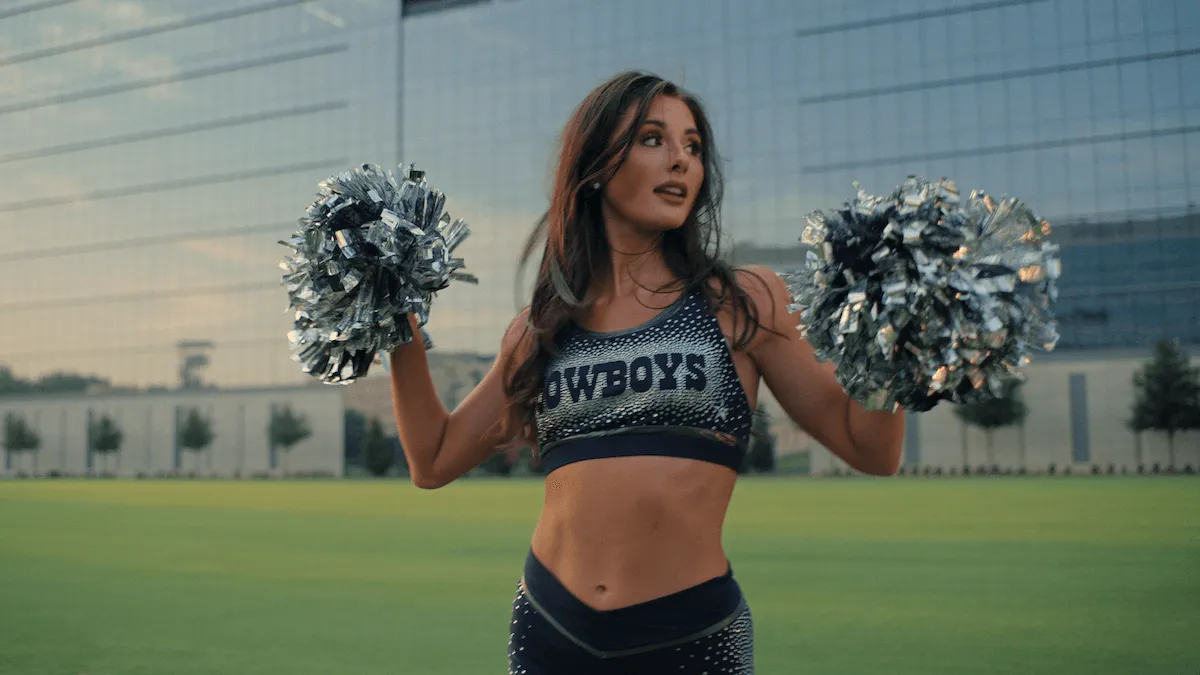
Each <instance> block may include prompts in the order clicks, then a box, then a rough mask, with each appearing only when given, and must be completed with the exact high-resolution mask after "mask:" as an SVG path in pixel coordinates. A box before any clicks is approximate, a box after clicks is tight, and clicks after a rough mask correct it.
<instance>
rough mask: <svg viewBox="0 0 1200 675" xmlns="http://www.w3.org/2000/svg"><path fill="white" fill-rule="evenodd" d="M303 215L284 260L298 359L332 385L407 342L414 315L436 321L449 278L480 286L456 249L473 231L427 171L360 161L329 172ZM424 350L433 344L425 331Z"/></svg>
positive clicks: (290, 337) (350, 378) (420, 320)
mask: <svg viewBox="0 0 1200 675" xmlns="http://www.w3.org/2000/svg"><path fill="white" fill-rule="evenodd" d="M317 190H318V191H317V199H316V200H315V201H314V202H313V203H312V204H311V205H309V207H308V210H307V212H306V213H305V215H304V217H302V218H300V220H299V224H300V229H299V230H297V231H296V232H295V233H294V234H292V237H291V239H290V241H286V242H283V241H281V242H279V243H281V244H283V245H284V246H286V247H288V249H289V252H288V254H287V255H285V257H284V259H283V261H282V262H281V263H280V267H281V268H283V270H284V271H285V274H284V275H283V284H284V287H285V288H286V289H287V292H288V298H289V311H291V312H293V313H294V315H295V322H294V327H293V330H291V331H290V332H289V333H288V340H289V343H290V346H291V349H292V352H293V353H292V359H293V360H295V361H299V362H300V364H301V368H302V369H303V371H304V372H306V373H309V374H311V375H313V376H314V377H317V378H319V379H321V381H323V382H326V383H329V384H348V383H350V382H353V381H354V380H355V379H357V378H359V377H362V376H363V375H365V374H366V373H367V370H368V369H369V368H370V366H371V363H372V362H373V361H374V359H375V357H376V354H378V353H379V352H387V351H390V350H391V349H393V348H395V347H397V346H399V345H401V344H406V343H408V342H410V341H411V340H412V339H413V334H412V329H411V327H410V326H409V322H408V319H407V315H408V314H415V315H416V317H417V325H418V326H419V327H423V326H424V325H425V324H426V322H428V320H429V310H430V305H431V303H432V301H433V297H434V295H435V294H436V293H437V292H438V291H440V290H443V289H445V288H447V287H448V286H449V285H450V282H451V281H455V280H456V281H463V282H467V283H477V280H476V279H475V277H474V276H472V275H470V274H468V273H466V272H464V271H462V268H463V267H464V264H465V263H464V262H463V260H462V259H461V258H455V257H453V256H452V253H453V251H454V249H455V248H457V247H458V245H459V244H461V243H462V242H463V240H465V239H466V238H467V236H468V235H469V234H470V230H469V228H468V227H467V224H466V223H465V222H464V221H463V220H462V219H458V220H451V218H450V215H449V214H448V213H446V212H444V211H443V207H444V206H445V201H446V198H445V195H443V194H442V192H441V191H439V190H437V189H435V188H433V187H431V186H430V185H429V184H428V182H427V181H426V179H425V173H424V172H423V171H418V170H416V169H415V168H414V167H413V166H412V165H401V166H400V169H399V175H398V177H397V176H393V175H392V174H390V173H388V172H386V171H384V170H383V169H381V168H380V167H378V166H370V165H366V164H364V165H362V166H359V167H356V168H354V169H352V170H349V171H343V172H341V173H339V174H337V175H334V176H330V177H329V178H327V179H325V180H324V181H322V182H321V183H320V184H319V185H318V186H317ZM420 332H421V334H422V339H423V340H424V341H425V344H426V346H427V347H432V341H431V340H430V338H429V336H428V334H427V333H425V330H424V328H420Z"/></svg>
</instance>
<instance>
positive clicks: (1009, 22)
mask: <svg viewBox="0 0 1200 675" xmlns="http://www.w3.org/2000/svg"><path fill="white" fill-rule="evenodd" d="M997 14H998V15H999V16H998V21H997V22H996V23H995V24H992V26H993V35H996V36H997V38H998V42H999V43H1000V49H1001V58H1000V63H1001V66H1002V67H1003V69H1004V70H1024V69H1026V68H1029V67H1031V65H1032V63H1033V60H1032V52H1033V48H1034V42H1033V39H1034V35H1033V33H1032V31H1030V30H1029V14H1028V11H1027V9H1026V7H1025V6H1024V5H1012V6H1009V7H1002V8H1000V9H999V10H998V11H997Z"/></svg>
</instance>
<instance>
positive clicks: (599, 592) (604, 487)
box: [532, 456, 737, 610]
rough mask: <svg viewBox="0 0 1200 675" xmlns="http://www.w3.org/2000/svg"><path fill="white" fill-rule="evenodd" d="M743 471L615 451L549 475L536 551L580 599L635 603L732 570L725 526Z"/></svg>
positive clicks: (602, 604)
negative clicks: (613, 454)
mask: <svg viewBox="0 0 1200 675" xmlns="http://www.w3.org/2000/svg"><path fill="white" fill-rule="evenodd" d="M736 481H737V474H736V473H735V472H734V471H732V470H731V469H729V468H728V467H725V466H720V465H718V464H713V463H710V462H702V461H697V460H694V459H685V458H679V457H657V456H649V457H646V456H637V457H612V458H605V459H593V460H587V461H582V462H575V463H573V464H567V465H565V466H562V467H560V468H558V469H556V470H554V471H553V472H552V473H551V474H550V475H548V476H547V477H546V496H545V503H544V505H543V507H542V514H541V517H540V518H539V520H538V524H537V528H536V529H535V530H534V533H533V542H532V549H533V554H534V556H536V557H537V559H538V560H539V561H541V563H542V564H543V565H545V566H546V568H547V569H549V570H550V572H551V573H552V574H554V576H555V577H556V578H557V579H558V580H559V581H560V582H561V583H562V584H563V586H565V587H566V589H567V590H568V591H570V592H571V594H572V595H574V596H575V597H576V598H578V599H579V600H580V601H581V602H583V603H584V604H586V605H588V606H589V607H592V608H593V609H596V610H610V609H617V608H620V607H628V606H631V605H636V604H639V603H642V602H646V601H648V600H653V599H655V598H660V597H663V596H666V595H670V594H672V593H676V592H678V591H682V590H684V589H687V588H690V587H692V586H696V585H698V584H701V583H703V582H705V581H707V580H709V579H713V578H715V577H719V576H721V575H723V574H725V572H726V571H728V568H729V561H728V560H727V558H726V556H725V552H724V549H723V547H722V544H721V527H722V524H723V523H724V520H725V512H726V509H727V508H728V506H729V500H730V498H731V497H732V495H733V489H734V485H735V483H736Z"/></svg>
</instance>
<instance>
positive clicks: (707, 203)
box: [506, 71, 762, 438]
mask: <svg viewBox="0 0 1200 675" xmlns="http://www.w3.org/2000/svg"><path fill="white" fill-rule="evenodd" d="M660 95H662V96H672V97H675V98H678V99H679V100H681V101H683V102H684V103H685V104H687V106H688V108H689V109H690V110H691V113H692V116H693V117H694V118H695V121H696V128H697V130H698V131H699V132H700V139H701V142H702V145H701V147H702V148H703V151H702V161H703V163H704V179H703V182H702V183H701V184H700V191H699V193H698V194H697V195H696V202H695V204H694V205H693V207H692V212H691V213H690V214H689V215H688V217H687V220H686V221H685V222H684V224H683V226H682V227H679V228H676V229H672V230H668V231H667V232H665V233H664V234H663V236H662V238H661V240H660V242H661V247H662V254H663V257H664V259H665V260H666V264H667V266H668V268H669V269H670V270H671V272H673V273H674V275H675V277H676V279H675V281H673V282H671V283H668V284H666V285H664V286H662V287H661V288H658V289H655V290H656V291H664V290H668V289H669V288H671V287H673V286H674V287H678V288H680V289H681V290H683V289H689V288H693V287H697V286H699V287H700V288H702V289H703V291H704V294H705V297H706V299H707V301H708V303H709V306H710V307H711V308H712V309H713V310H714V311H715V310H716V309H718V308H720V307H722V306H726V305H729V306H732V308H733V310H734V325H735V337H734V344H733V347H734V348H735V349H744V348H745V347H746V345H748V344H749V342H750V341H751V340H753V338H754V335H755V333H756V331H757V329H758V328H760V327H762V326H761V324H760V323H759V320H758V315H757V312H756V311H755V309H754V307H753V304H752V303H751V302H750V301H749V297H748V295H747V294H746V292H745V290H744V289H742V288H741V287H740V286H739V285H738V283H737V279H736V275H735V272H734V269H733V268H732V267H731V266H730V265H728V264H726V263H725V262H723V261H722V259H721V257H720V240H721V232H720V226H719V223H718V218H719V213H720V207H721V198H722V196H723V192H724V183H723V180H722V176H721V169H720V158H719V156H718V155H717V150H716V147H715V145H714V143H713V138H712V126H711V125H710V124H709V119H708V115H707V114H705V112H704V108H703V106H702V105H701V104H700V101H699V100H698V99H697V98H696V97H695V96H694V95H692V94H690V93H688V92H686V91H684V90H683V89H682V88H680V87H678V86H676V85H675V84H674V83H672V82H669V81H667V80H664V79H662V78H661V77H658V76H656V75H652V74H650V73H645V72H640V71H629V72H624V73H620V74H618V75H615V76H613V77H612V78H610V79H609V80H608V81H607V82H605V83H604V84H602V85H600V86H599V87H597V88H596V89H595V90H593V91H592V92H591V93H590V94H588V96H587V97H586V98H584V99H583V101H582V102H581V103H580V104H579V105H578V106H577V107H576V108H575V111H574V113H573V114H572V115H571V118H570V119H569V120H568V121H567V124H566V126H565V127H564V128H563V131H562V136H561V150H560V152H559V155H558V162H557V167H556V170H555V172H554V182H553V184H552V189H551V194H550V205H549V208H548V210H547V211H546V213H545V215H543V216H542V218H541V219H540V220H539V221H538V223H537V226H536V227H535V228H534V230H533V232H532V233H531V234H530V236H529V239H528V240H527V241H526V243H525V248H524V251H523V252H522V255H521V260H520V265H519V270H518V271H519V272H520V271H522V270H524V268H525V265H526V264H527V263H528V261H529V259H530V257H531V256H532V254H533V252H534V250H535V249H536V248H537V245H538V243H539V241H542V240H543V239H544V243H543V248H542V261H541V265H540V266H539V268H538V275H537V280H536V282H535V284H534V289H533V300H532V302H531V303H530V305H529V317H528V321H527V325H526V327H525V330H526V331H527V337H528V335H529V333H532V337H533V339H532V340H529V341H528V344H529V350H528V353H527V354H525V351H526V350H523V349H521V350H514V351H513V352H512V354H511V355H510V356H509V361H508V363H507V365H506V373H507V375H508V377H507V378H506V391H507V393H508V395H509V397H510V401H511V402H512V406H513V407H514V408H515V410H512V411H510V413H511V414H510V416H509V424H510V425H512V424H515V425H516V427H515V428H511V426H510V428H509V429H507V430H506V431H507V432H508V434H507V435H508V437H510V438H512V437H517V436H520V437H524V438H532V437H533V436H534V429H533V424H534V415H535V413H536V410H537V404H538V399H539V396H540V394H541V390H542V386H543V374H544V373H543V371H544V370H545V366H546V363H547V361H548V360H549V358H550V357H551V356H552V355H553V354H554V353H555V351H556V348H555V339H556V338H557V336H558V335H559V333H560V332H561V331H562V329H563V328H564V327H566V326H567V325H568V324H569V323H570V322H571V321H572V320H573V319H574V318H576V317H577V315H578V313H579V311H580V310H581V309H583V308H584V307H585V302H584V299H585V298H586V296H587V291H588V288H589V286H590V285H591V284H592V282H593V281H594V280H596V279H598V278H600V277H601V276H602V275H606V274H609V273H611V257H610V249H609V243H608V239H607V236H606V233H605V229H604V220H603V218H602V217H601V212H600V204H601V200H602V194H603V193H602V188H601V189H600V190H597V189H595V188H594V187H592V186H593V184H594V183H600V184H601V185H604V184H605V183H607V182H608V180H609V179H610V178H611V177H612V176H613V175H614V174H615V173H616V172H617V170H618V169H619V168H620V167H621V164H622V162H624V161H625V158H626V157H628V155H629V150H630V148H632V147H633V143H634V140H635V138H636V135H637V132H638V129H639V128H641V126H642V123H643V122H644V121H645V120H646V115H647V113H648V112H649V110H650V105H651V103H652V102H653V101H654V99H655V98H656V97H658V96H660ZM631 107H633V108H634V117H633V121H632V123H631V124H630V125H629V126H628V127H626V128H624V129H623V130H621V133H620V135H619V136H617V138H616V141H615V142H612V143H610V140H609V139H611V138H612V137H613V134H614V133H615V132H616V131H617V130H618V129H617V127H618V125H619V124H620V123H621V120H622V117H623V116H624V114H625V113H626V111H627V110H629V109H630V108H631ZM518 278H520V274H518ZM713 281H715V282H716V283H715V284H713V283H711V282H713ZM522 354H525V356H524V358H523V359H522V357H521V355H522Z"/></svg>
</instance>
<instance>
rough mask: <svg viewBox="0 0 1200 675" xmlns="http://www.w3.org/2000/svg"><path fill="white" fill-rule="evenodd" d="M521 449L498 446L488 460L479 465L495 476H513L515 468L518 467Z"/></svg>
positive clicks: (484, 470) (485, 471)
mask: <svg viewBox="0 0 1200 675" xmlns="http://www.w3.org/2000/svg"><path fill="white" fill-rule="evenodd" d="M519 451H520V449H519V448H517V447H516V446H515V445H514V446H497V447H496V449H495V452H493V453H492V454H491V455H490V456H489V457H488V458H487V459H485V460H483V462H481V463H480V464H479V468H480V469H481V470H482V471H483V472H484V473H488V474H491V475H493V476H511V475H512V472H513V467H515V466H516V465H517V457H518V456H519V455H518V453H519Z"/></svg>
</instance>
